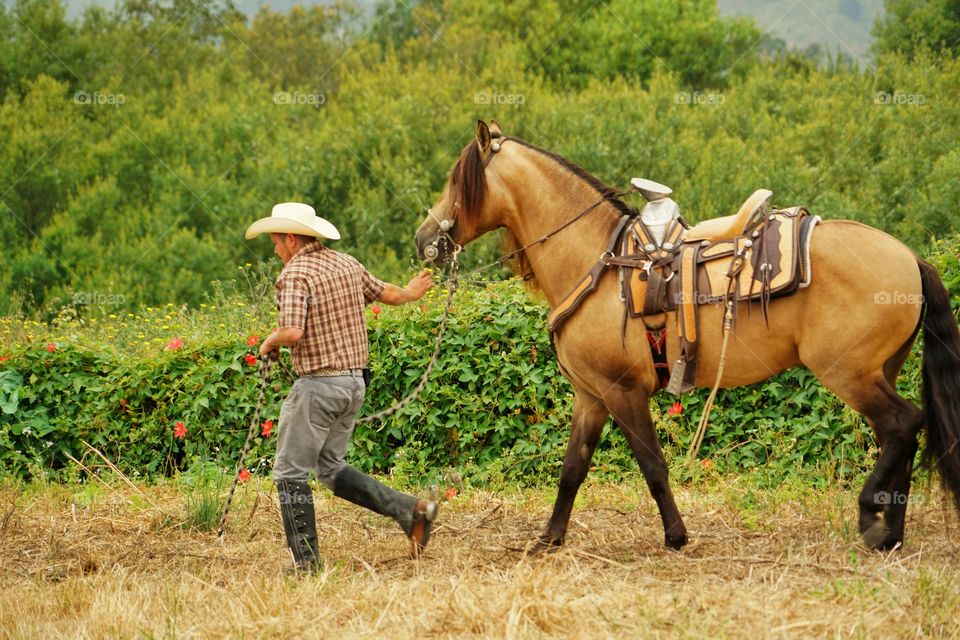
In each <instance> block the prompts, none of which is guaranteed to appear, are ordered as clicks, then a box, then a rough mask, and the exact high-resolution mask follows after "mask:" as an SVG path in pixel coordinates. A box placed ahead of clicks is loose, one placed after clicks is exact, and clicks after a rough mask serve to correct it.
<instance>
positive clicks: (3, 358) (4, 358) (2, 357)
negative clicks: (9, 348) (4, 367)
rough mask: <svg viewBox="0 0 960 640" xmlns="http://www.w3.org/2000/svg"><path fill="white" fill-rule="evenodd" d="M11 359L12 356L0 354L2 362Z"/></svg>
mask: <svg viewBox="0 0 960 640" xmlns="http://www.w3.org/2000/svg"><path fill="white" fill-rule="evenodd" d="M9 359H10V356H0V362H6V361H7V360H9Z"/></svg>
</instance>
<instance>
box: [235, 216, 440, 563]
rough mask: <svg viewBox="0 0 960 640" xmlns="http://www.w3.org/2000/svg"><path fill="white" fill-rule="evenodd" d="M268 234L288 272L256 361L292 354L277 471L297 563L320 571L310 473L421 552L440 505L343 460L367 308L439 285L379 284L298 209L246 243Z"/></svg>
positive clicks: (268, 221)
mask: <svg viewBox="0 0 960 640" xmlns="http://www.w3.org/2000/svg"><path fill="white" fill-rule="evenodd" d="M262 233H269V234H270V238H271V239H272V240H273V246H274V251H275V253H276V254H277V255H278V256H279V257H280V260H281V261H282V262H283V264H284V267H283V270H282V271H281V272H280V277H279V278H277V304H278V306H279V308H280V324H279V329H277V330H276V331H275V332H274V333H272V334H271V335H270V336H269V337H267V339H266V340H264V341H263V344H261V345H260V355H261V356H262V357H267V356H269V355H270V354H272V353H273V352H275V351H277V350H278V349H279V348H280V347H282V346H288V347H291V352H292V356H293V370H294V373H296V374H297V376H298V377H297V380H296V381H295V382H294V384H293V387H292V388H291V389H290V393H289V395H288V396H287V398H286V400H285V401H284V403H283V407H282V409H281V410H280V433H279V438H278V442H277V457H276V461H275V463H274V467H273V479H274V481H275V482H276V484H277V489H278V491H279V493H280V512H281V516H282V519H283V530H284V533H285V534H286V538H287V546H288V547H289V548H290V552H291V553H292V554H293V560H294V564H295V566H296V568H297V569H305V570H316V568H317V567H318V566H319V563H320V560H319V558H318V556H317V525H316V521H315V515H314V509H313V493H312V491H311V489H310V485H309V484H308V483H307V479H308V475H309V474H310V473H311V472H312V473H314V474H316V476H317V478H318V479H319V480H320V482H322V483H323V484H324V485H326V486H327V487H328V488H330V489H331V490H332V491H333V494H334V495H335V496H337V497H339V498H344V499H346V500H349V501H350V502H353V503H354V504H357V505H360V506H361V507H365V508H367V509H370V510H371V511H375V512H376V513H379V514H382V515H385V516H389V517H391V518H393V519H394V520H395V521H396V522H397V523H398V524H399V525H400V528H401V529H403V531H404V533H406V534H407V537H408V538H409V539H410V541H411V543H412V545H413V550H414V553H415V554H417V553H419V552H420V550H422V549H423V548H424V547H425V546H426V544H427V541H428V540H429V537H430V527H431V524H432V522H433V520H434V519H435V518H436V515H437V505H436V503H434V502H431V501H428V500H418V499H416V498H414V497H413V496H409V495H406V494H403V493H400V492H397V491H395V490H393V489H391V488H389V487H387V486H385V485H383V484H381V483H380V482H378V481H376V480H374V479H373V478H371V477H370V476H368V475H366V474H365V473H363V472H361V471H359V470H357V469H355V468H354V467H352V466H350V465H349V464H347V463H346V462H344V459H343V456H344V453H345V452H346V449H347V444H348V443H349V442H350V436H351V434H352V433H353V427H354V420H355V419H356V415H357V412H358V411H359V410H360V407H361V405H362V404H363V397H364V393H365V390H366V385H365V384H364V380H363V377H362V372H363V369H364V368H365V367H366V366H367V355H368V351H367V329H366V319H365V316H364V307H365V305H366V304H367V303H369V302H372V301H374V300H379V301H380V302H383V303H385V304H389V305H400V304H403V303H406V302H412V301H414V300H419V299H420V298H422V297H423V295H424V294H425V293H426V292H427V291H428V290H429V289H430V287H432V286H433V281H432V278H431V275H430V272H429V271H427V270H424V271H421V272H420V273H419V274H418V275H417V276H416V277H414V278H413V279H412V280H411V281H410V282H409V283H408V284H407V286H405V287H399V286H397V285H393V284H387V283H384V282H382V281H380V280H378V279H377V278H376V277H374V276H373V275H371V274H370V272H368V271H367V270H366V269H365V268H364V266H363V265H362V264H360V263H359V262H358V261H357V260H356V259H354V258H353V257H352V256H349V255H347V254H345V253H340V252H338V251H334V250H333V249H329V248H327V247H324V246H323V245H322V244H321V243H320V240H321V239H329V240H338V239H339V238H340V232H339V231H337V229H336V227H334V226H333V225H332V224H331V223H329V222H328V221H326V220H324V219H323V218H320V217H318V216H317V215H316V213H315V212H314V210H313V207H311V206H309V205H306V204H301V203H298V202H286V203H282V204H278V205H276V206H275V207H273V211H272V215H271V216H270V217H269V218H262V219H260V220H257V221H256V222H254V223H253V224H252V225H250V227H249V228H248V229H247V232H246V237H247V239H248V240H249V239H251V238H255V237H257V236H258V235H260V234H262Z"/></svg>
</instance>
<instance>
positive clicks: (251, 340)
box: [247, 334, 260, 347]
mask: <svg viewBox="0 0 960 640" xmlns="http://www.w3.org/2000/svg"><path fill="white" fill-rule="evenodd" d="M258 342H260V336H258V335H257V334H253V335H252V336H250V337H249V338H247V346H248V347H252V346H253V345H255V344H257V343H258Z"/></svg>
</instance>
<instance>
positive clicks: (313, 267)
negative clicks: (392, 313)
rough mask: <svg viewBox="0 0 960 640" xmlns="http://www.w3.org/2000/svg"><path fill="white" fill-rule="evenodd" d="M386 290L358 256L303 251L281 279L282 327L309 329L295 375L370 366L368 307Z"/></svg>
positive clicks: (297, 353)
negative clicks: (368, 363) (365, 308)
mask: <svg viewBox="0 0 960 640" xmlns="http://www.w3.org/2000/svg"><path fill="white" fill-rule="evenodd" d="M383 287H384V283H383V282H382V281H380V280H378V279H377V278H376V277H374V276H373V275H372V274H371V273H370V272H369V271H367V270H366V268H365V267H364V266H363V265H362V264H360V263H359V262H358V261H357V260H356V258H354V257H353V256H349V255H347V254H345V253H340V252H339V251H334V250H333V249H328V248H326V247H324V246H323V245H321V244H320V243H319V242H312V243H310V244H308V245H307V246H305V247H303V248H302V249H300V251H298V252H297V253H296V255H294V256H293V257H292V258H291V259H290V261H289V262H287V264H286V266H284V268H283V271H281V272H280V277H279V278H277V307H278V308H279V309H280V327H281V328H288V327H296V328H298V329H303V337H302V338H300V340H299V341H297V343H296V344H295V345H294V346H293V350H292V351H293V370H294V372H295V373H296V374H297V375H298V376H302V375H305V374H308V373H313V372H315V371H318V370H321V369H363V368H364V367H366V366H367V357H368V350H367V322H366V317H365V316H364V306H365V305H366V304H367V303H368V302H372V301H373V300H379V299H380V296H381V294H382V293H383Z"/></svg>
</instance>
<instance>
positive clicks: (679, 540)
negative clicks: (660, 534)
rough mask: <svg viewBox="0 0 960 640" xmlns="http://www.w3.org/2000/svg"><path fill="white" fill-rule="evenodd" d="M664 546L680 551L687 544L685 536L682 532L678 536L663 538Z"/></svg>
mask: <svg viewBox="0 0 960 640" xmlns="http://www.w3.org/2000/svg"><path fill="white" fill-rule="evenodd" d="M664 544H666V545H667V548H668V549H674V550H680V549H682V548H683V547H685V546H686V544H687V534H686V532H684V533H682V534H680V535H679V536H665V537H664Z"/></svg>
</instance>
